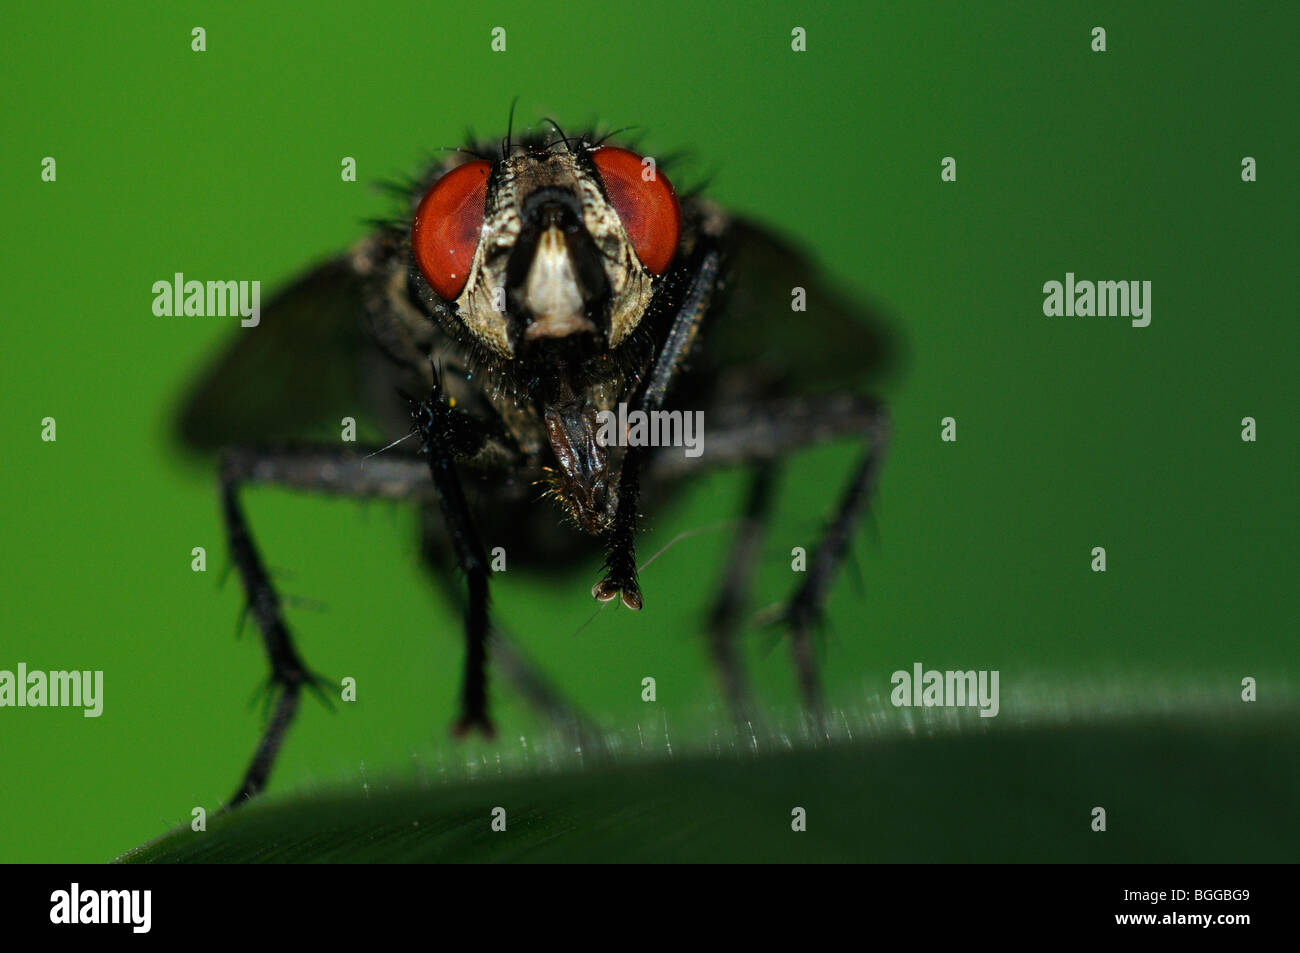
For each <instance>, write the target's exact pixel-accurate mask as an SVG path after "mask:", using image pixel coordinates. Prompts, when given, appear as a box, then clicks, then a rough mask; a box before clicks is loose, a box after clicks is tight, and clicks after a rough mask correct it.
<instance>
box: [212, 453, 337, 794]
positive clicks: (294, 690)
mask: <svg viewBox="0 0 1300 953" xmlns="http://www.w3.org/2000/svg"><path fill="white" fill-rule="evenodd" d="M238 486H239V480H238V478H237V476H236V474H235V473H234V472H233V471H232V469H231V468H229V467H227V466H224V465H223V466H222V468H221V504H222V507H221V509H222V516H223V518H224V521H225V526H226V538H227V543H228V545H229V548H230V553H231V556H232V558H233V559H234V563H235V567H236V569H237V570H238V572H239V578H240V581H241V582H242V583H243V586H244V593H245V594H246V596H247V598H248V604H249V610H250V611H251V613H252V615H253V618H254V619H255V620H256V621H257V627H258V629H259V631H260V632H261V635H262V645H263V647H264V648H265V649H266V655H267V659H268V661H269V662H270V664H271V679H270V681H271V690H272V691H275V692H278V693H279V698H278V699H277V701H276V705H275V711H274V713H273V714H272V715H271V718H270V720H269V721H268V722H267V725H266V728H265V729H264V730H263V732H262V737H261V740H260V741H259V742H258V744H257V749H256V750H255V751H254V753H253V760H252V762H251V763H250V764H249V765H248V770H247V771H245V772H244V778H243V780H242V781H241V782H240V785H239V789H238V790H237V791H235V793H234V795H233V796H232V797H231V799H230V801H229V803H228V804H227V805H226V806H227V807H234V806H236V805H238V804H241V803H242V802H244V801H246V800H247V799H248V798H250V797H253V796H254V795H256V794H258V793H260V792H261V791H262V790H263V789H264V788H265V787H266V782H267V779H268V778H269V777H270V775H271V766H272V765H273V764H274V763H275V758H276V755H277V754H279V752H280V745H281V744H282V743H283V741H284V736H285V732H287V731H288V730H289V725H290V723H291V722H292V721H293V718H294V715H295V714H297V712H298V700H299V694H300V692H301V691H302V688H303V686H304V685H307V686H312V687H317V682H318V679H317V678H316V676H315V675H313V674H312V673H311V672H309V671H308V670H307V667H306V666H305V665H304V664H303V661H302V659H301V657H299V655H298V651H297V649H295V648H294V645H293V638H292V637H291V636H290V634H289V627H288V626H287V625H286V624H285V621H284V614H283V612H282V611H281V603H280V596H279V594H278V593H277V592H276V591H275V587H274V586H273V585H272V584H271V579H270V577H269V576H268V575H267V572H266V567H265V566H264V565H263V564H262V558H261V556H260V555H259V554H258V551H257V546H256V545H255V543H254V542H253V536H252V533H250V532H249V529H248V522H247V520H246V519H245V518H244V511H243V508H242V507H241V506H240V505H239V496H238Z"/></svg>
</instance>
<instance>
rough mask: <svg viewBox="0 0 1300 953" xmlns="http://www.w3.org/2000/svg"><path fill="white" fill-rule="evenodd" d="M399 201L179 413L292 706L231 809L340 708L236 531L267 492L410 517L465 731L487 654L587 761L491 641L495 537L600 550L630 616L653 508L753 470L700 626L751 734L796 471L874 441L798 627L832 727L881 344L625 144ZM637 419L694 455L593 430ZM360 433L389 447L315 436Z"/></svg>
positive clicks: (824, 294) (504, 148)
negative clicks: (779, 532)
mask: <svg viewBox="0 0 1300 953" xmlns="http://www.w3.org/2000/svg"><path fill="white" fill-rule="evenodd" d="M552 125H553V126H554V124H552ZM398 191H399V193H400V196H399V197H400V201H401V203H402V208H401V212H400V214H399V215H398V216H397V217H396V218H394V219H391V220H385V221H383V222H378V223H375V225H376V228H375V230H374V231H373V232H372V233H371V234H369V235H368V236H366V237H365V238H364V239H362V240H361V241H360V242H359V243H358V244H356V245H355V246H354V247H353V248H352V249H351V250H350V251H348V252H347V253H345V254H343V255H340V256H339V257H337V258H335V259H333V260H331V261H328V262H326V263H324V264H323V265H321V266H319V267H317V268H315V269H314V270H312V271H310V272H308V273H306V274H305V275H303V276H302V277H300V278H299V279H297V280H296V281H294V282H292V283H291V284H290V285H289V286H288V287H287V288H286V289H284V290H283V291H281V292H280V293H279V295H278V296H276V297H275V299H274V300H273V301H271V302H270V303H269V304H268V305H267V306H266V307H265V308H264V309H263V316H262V320H261V323H260V324H259V325H258V326H257V327H255V328H248V329H242V330H241V331H240V332H239V334H238V336H237V340H236V341H235V342H234V344H233V345H232V346H231V347H230V348H229V350H227V351H226V352H225V354H224V355H223V356H221V357H220V358H219V359H218V360H217V362H216V363H215V364H214V365H213V366H212V367H211V368H209V369H208V371H207V372H206V373H205V375H203V377H202V378H201V379H200V381H199V383H198V384H197V386H196V387H195V388H194V390H193V392H192V393H191V395H190V396H189V399H188V400H187V402H186V404H185V406H184V408H183V411H182V413H181V415H180V418H179V423H178V426H179V430H180V433H181V436H182V438H183V440H184V441H185V442H186V443H187V444H188V445H189V446H191V447H194V448H198V449H206V450H218V451H220V466H219V470H220V495H221V506H222V515H223V520H224V525H225V529H226V534H227V537H228V542H229V547H230V552H231V555H232V560H233V563H234V565H235V568H236V569H237V572H238V575H239V578H240V580H241V583H242V586H243V589H244V591H245V594H246V596H247V598H248V602H249V607H250V613H251V615H252V617H253V619H254V620H255V622H256V624H257V626H258V629H259V632H260V634H261V638H262V642H263V645H264V647H265V650H266V654H267V658H268V662H269V665H270V670H271V683H272V685H273V686H274V689H275V695H274V698H275V705H274V708H273V711H272V714H271V716H270V718H269V720H268V722H267V724H266V726H265V728H264V730H263V734H262V737H261V739H260V741H259V743H258V746H257V749H256V751H255V753H254V756H253V759H252V762H251V764H250V765H249V767H248V769H247V771H246V772H245V775H244V777H243V780H242V782H241V784H240V786H239V788H238V790H237V791H236V793H235V795H234V797H233V798H232V801H231V803H232V804H238V803H241V802H242V801H244V800H246V799H247V798H249V797H252V796H254V795H256V794H257V793H258V792H260V791H262V790H263V789H264V788H265V787H266V784H267V781H268V779H269V777H270V773H271V768H272V765H273V762H274V760H275V757H276V754H277V752H278V751H279V749H280V747H281V744H282V742H283V740H284V737H285V733H286V731H287V730H288V728H289V725H290V723H291V722H292V720H293V718H294V716H295V714H296V713H297V709H298V704H299V700H300V696H301V693H302V690H303V689H304V688H307V689H313V688H314V689H317V690H320V689H321V687H322V683H321V682H320V680H319V678H318V677H317V676H316V675H314V674H313V673H312V672H311V670H310V669H309V668H308V667H307V665H306V664H305V663H304V661H303V659H302V657H301V656H300V654H299V652H298V649H297V647H296V644H295V640H294V638H293V636H292V634H291V632H290V629H289V626H288V623H287V622H286V620H285V617H284V613H283V611H282V603H281V599H280V597H279V595H278V593H277V591H276V589H275V587H274V585H273V584H272V581H271V579H270V577H269V575H268V573H267V571H266V568H265V565H264V563H263V561H262V557H261V555H260V553H259V550H258V548H257V546H256V544H255V542H254V538H253V535H252V532H251V529H250V527H249V525H248V522H247V520H246V519H245V516H244V511H243V508H242V506H241V503H240V492H241V490H242V489H243V488H245V487H247V486H249V485H253V484H261V485H279V486H284V487H291V488H297V489H301V490H307V491H315V492H320V493H327V494H335V495H345V496H350V497H356V498H384V499H392V500H405V501H411V502H413V503H415V504H416V505H418V506H419V507H420V510H421V514H422V520H421V522H422V534H423V545H422V553H423V557H424V559H425V560H426V561H427V562H428V563H429V564H430V565H431V566H432V567H433V568H434V569H435V571H436V576H437V578H439V579H440V580H442V581H443V582H444V584H445V585H447V586H448V588H449V591H453V592H454V593H455V595H456V598H457V599H458V601H460V602H461V604H462V605H463V608H464V638H465V644H466V656H465V668H464V676H463V682H462V687H461V693H460V711H459V717H458V720H457V722H456V731H457V732H458V733H464V732H467V731H479V732H482V733H483V734H486V735H490V734H491V733H492V730H493V728H492V722H491V719H490V717H489V705H488V693H487V670H488V660H489V656H490V657H491V659H492V661H493V664H494V666H495V667H496V669H497V670H498V671H500V672H501V673H502V674H503V675H504V676H505V677H506V679H507V681H509V682H510V683H511V684H512V685H513V686H514V687H515V688H516V689H517V690H518V691H520V692H521V693H522V694H523V695H524V696H525V697H526V698H527V699H528V700H529V701H530V702H531V703H533V704H534V705H535V706H537V707H539V708H540V709H542V710H543V711H544V712H546V713H547V714H548V715H549V716H550V717H551V718H552V719H553V720H554V721H555V722H556V723H557V724H558V725H559V726H560V727H561V728H563V729H564V730H566V731H568V732H571V733H572V734H573V735H574V737H575V738H576V739H577V740H578V742H579V743H582V742H583V741H584V739H585V740H586V741H587V742H588V743H594V742H595V732H594V730H593V728H592V726H591V724H590V723H589V722H588V721H587V719H586V718H585V717H584V716H583V715H582V714H581V713H579V712H578V711H577V710H576V709H574V708H573V707H572V706H571V705H569V704H568V703H567V702H565V700H564V699H563V696H562V694H561V693H560V692H559V691H558V690H557V689H556V688H555V686H553V685H552V684H550V683H549V682H548V681H547V680H546V679H544V678H543V677H542V676H541V675H540V674H539V673H538V672H537V671H536V670H535V669H534V668H533V667H532V666H531V665H530V664H529V662H528V660H527V658H526V657H525V655H524V654H523V652H522V651H521V650H520V649H519V647H518V645H517V643H516V642H515V641H514V640H513V639H511V638H510V637H509V636H508V635H507V634H506V633H505V631H504V630H503V629H502V628H501V627H500V626H499V625H498V624H496V623H495V622H494V621H493V620H492V619H491V618H490V614H489V609H488V590H489V578H490V575H491V572H490V563H489V561H488V559H487V554H486V552H485V549H484V545H483V540H484V539H485V538H486V539H492V540H505V541H508V543H509V546H510V552H511V557H512V559H513V560H517V561H519V562H521V563H523V564H525V565H527V564H528V563H530V562H532V563H534V564H538V565H547V566H556V565H564V564H565V563H568V562H571V561H575V560H576V559H578V558H580V557H581V556H582V555H583V554H584V553H587V552H589V551H590V550H591V549H592V548H593V547H600V548H601V549H602V550H603V552H604V555H605V561H604V564H603V567H602V570H601V573H600V575H599V577H598V578H597V579H596V580H595V583H594V585H593V586H592V589H591V592H592V596H593V597H594V598H595V599H596V600H599V601H602V602H609V601H613V600H618V601H620V602H621V603H622V605H624V606H626V607H627V608H628V609H632V610H640V609H642V607H643V606H644V605H645V602H646V599H645V595H644V594H643V593H642V590H641V585H640V582H639V580H638V575H637V562H636V541H637V532H638V524H639V521H640V518H641V513H642V510H643V508H647V507H651V506H653V505H654V504H655V503H657V502H658V501H660V500H662V499H663V498H664V497H665V496H666V495H667V494H668V493H671V492H672V491H673V489H674V488H675V487H676V486H679V485H680V484H681V483H682V482H683V481H684V480H686V479H688V478H689V477H691V476H692V475H695V474H698V473H701V472H704V471H705V470H706V469H713V468H719V467H743V468H746V469H748V470H749V471H750V474H751V476H750V487H749V491H748V495H747V501H746V504H745V507H744V510H743V512H742V514H741V517H740V520H739V523H738V529H737V530H736V535H735V539H734V542H733V545H732V549H731V553H730V557H729V560H728V563H727V566H726V568H725V571H724V572H723V573H722V575H721V579H720V582H719V586H718V590H717V594H716V596H715V598H714V602H713V609H712V611H711V613H710V614H709V616H708V619H707V622H706V624H705V626H704V628H705V630H706V633H707V647H708V652H709V655H710V657H711V659H712V661H713V663H714V665H715V667H716V668H717V670H718V672H719V675H720V679H721V683H722V688H723V692H724V694H725V696H726V698H727V701H728V703H729V705H730V707H731V709H732V711H733V712H734V713H735V715H736V717H737V718H739V719H745V718H748V717H749V711H750V701H749V692H748V690H747V687H746V679H745V675H744V672H743V669H742V666H741V663H740V658H739V655H738V653H737V649H736V636H737V633H738V629H739V624H740V621H741V619H742V616H743V613H744V610H745V607H746V604H747V601H748V595H749V588H750V579H751V575H752V570H753V568H754V562H755V557H756V554H757V552H758V550H759V549H760V547H761V545H762V539H763V530H764V525H765V523H766V521H767V517H768V515H769V511H770V507H771V500H772V493H773V487H774V483H775V480H776V478H777V468H778V464H779V461H780V460H781V458H782V457H784V456H786V455H788V454H789V453H791V452H793V451H795V450H798V449H799V448H802V447H807V446H810V445H812V444H816V443H820V442H824V441H828V440H833V439H844V438H852V439H856V440H858V441H860V443H861V445H862V454H861V457H860V459H859V460H858V462H857V463H856V464H855V466H854V467H853V469H852V471H851V472H850V473H849V474H848V475H847V477H846V480H845V486H844V490H843V492H842V494H841V496H840V498H839V500H838V501H837V503H836V506H835V507H834V509H833V511H832V512H831V515H830V520H829V522H828V524H827V527H826V529H825V531H824V534H823V535H822V537H821V539H820V542H819V544H818V546H817V547H816V548H815V550H813V551H812V552H811V554H810V557H809V560H808V565H807V571H806V572H805V573H804V574H803V575H802V577H801V580H800V582H799V584H798V585H797V586H796V587H795V589H794V592H793V594H792V595H791V597H790V598H789V600H788V602H787V603H785V608H784V611H783V613H782V616H781V620H782V623H783V625H784V626H785V629H786V631H787V632H788V635H789V644H790V648H791V653H792V658H793V663H794V667H795V671H796V673H797V678H798V682H799V686H800V690H801V695H802V698H803V701H804V703H805V706H806V707H807V709H808V710H809V711H810V712H812V713H813V714H814V715H815V716H819V713H820V711H821V693H820V688H819V678H818V672H817V665H816V660H815V656H814V651H813V645H812V640H811V633H812V629H813V627H814V624H815V622H816V620H817V618H818V615H819V612H820V610H821V608H822V606H823V605H824V603H825V600H826V596H827V592H828V589H829V587H830V585H831V582H832V580H833V579H834V577H835V576H836V573H837V570H838V568H839V566H840V564H841V562H842V560H843V557H844V556H845V553H846V551H847V547H848V544H849V541H850V539H851V536H852V533H853V531H854V529H855V527H856V526H857V524H858V523H859V521H860V518H861V517H862V515H863V512H864V510H865V508H866V506H867V504H868V502H869V499H870V497H871V494H872V492H873V490H874V488H875V486H876V483H877V481H878V478H879V475H880V470H881V466H882V463H883V460H884V456H885V451H886V445H887V442H888V433H889V423H888V415H887V413H886V409H885V407H884V405H883V404H882V403H881V402H880V401H879V400H877V399H874V398H872V397H868V396H865V395H863V394H862V393H861V391H860V388H861V384H862V383H863V382H864V381H868V380H870V379H871V378H872V377H873V375H878V374H879V372H880V371H882V370H883V369H884V368H885V367H886V365H887V363H888V361H889V358H890V351H891V343H890V339H889V337H888V336H887V335H886V334H885V332H884V331H883V329H882V327H881V325H880V324H879V322H878V321H876V320H874V319H873V318H872V317H871V316H870V315H868V314H866V313H865V312H863V311H862V310H861V309H860V308H858V307H857V306H855V305H853V304H852V303H850V302H848V301H847V300H845V299H844V298H842V297H840V296H838V295H836V294H835V293H834V292H833V291H832V290H830V289H829V288H828V287H827V286H826V285H825V283H824V282H823V280H822V279H821V278H820V277H819V276H818V274H817V273H816V271H815V269H814V268H813V267H812V266H811V265H810V263H809V262H808V260H807V259H806V258H805V257H804V256H803V255H802V254H801V253H799V252H798V251H796V250H795V249H794V248H792V247H790V246H789V245H788V244H786V243H785V242H783V241H781V240H780V239H778V238H776V237H774V236H773V235H771V234H769V233H768V232H767V231H765V230H763V229H762V228H759V227H758V226H756V225H754V224H752V223H750V222H747V221H745V220H743V219H741V218H738V217H735V216H732V215H730V214H728V213H727V212H725V211H724V210H723V209H722V208H720V207H719V206H717V205H716V204H714V203H712V202H711V201H709V200H708V199H706V198H705V197H703V196H702V195H700V194H698V193H690V194H683V195H680V196H679V195H678V193H677V192H676V190H675V189H674V187H673V185H672V184H671V183H670V181H669V179H668V178H667V176H666V175H665V173H664V171H663V170H662V169H660V168H658V167H657V166H656V164H655V163H654V162H653V160H652V159H650V158H649V157H647V156H643V155H641V154H640V153H638V152H636V151H634V150H633V149H632V148H629V147H626V146H622V145H616V144H613V143H611V142H610V141H608V138H606V139H598V138H596V137H595V136H594V135H581V136H566V135H564V134H563V132H561V131H560V130H559V128H558V126H555V127H554V133H553V134H531V135H528V136H525V137H524V138H522V139H521V140H514V139H512V138H511V137H510V136H509V135H508V136H507V137H506V138H505V139H504V140H502V141H501V142H500V143H499V144H494V143H486V144H485V143H478V144H472V145H471V146H469V147H468V148H466V149H464V150H459V151H457V152H456V153H454V154H453V155H452V157H451V158H449V159H446V160H444V161H442V162H439V163H437V164H436V165H434V166H433V167H431V168H429V169H427V170H425V171H424V172H423V173H422V174H421V175H420V176H418V177H417V178H415V179H413V180H412V181H410V182H409V183H406V184H405V185H403V186H402V187H401V188H400V189H399V190H398ZM801 294H802V295H803V296H804V299H805V303H804V307H803V308H802V309H799V308H797V307H795V306H793V305H792V300H797V299H798V298H799V296H800V295H801ZM635 412H640V413H642V414H647V415H651V414H655V413H664V414H668V415H669V416H671V414H672V413H674V412H681V413H683V414H697V415H700V417H699V419H702V420H704V421H706V422H707V425H708V432H707V440H706V442H704V443H703V444H702V448H703V452H701V453H697V454H694V455H691V454H687V453H683V452H682V449H681V448H680V447H664V446H655V445H649V444H647V443H645V442H638V441H635V440H627V439H619V440H614V441H611V440H609V439H608V430H607V429H606V431H605V432H604V433H603V434H602V426H603V425H606V424H607V422H608V421H609V420H610V419H611V415H615V416H617V415H619V414H622V415H623V416H621V417H618V418H617V419H620V420H627V419H628V418H629V417H630V416H631V415H632V414H633V413H635ZM343 416H353V417H355V418H357V419H358V420H360V419H363V418H364V419H365V420H367V421H368V422H369V424H370V426H371V428H372V430H373V432H375V433H377V434H379V435H381V436H382V437H383V439H382V440H381V441H379V442H377V443H376V445H375V446H368V447H357V446H356V445H352V444H342V443H340V442H338V441H337V440H336V441H327V440H309V439H306V437H307V435H310V434H314V433H319V432H320V430H321V428H322V427H324V426H327V425H329V424H331V423H336V422H337V421H338V420H339V419H340V418H341V417H343ZM619 436H620V438H625V437H628V436H630V435H629V434H627V433H620V435H619ZM405 437H409V438H411V439H410V440H407V441H405V442H404V441H403V438H405ZM416 438H418V444H419V446H418V448H417V447H415V446H414V444H415V443H416V442H417V440H416ZM389 445H391V446H389ZM380 450H384V452H383V453H379V452H378V451H380ZM467 485H472V486H473V490H474V493H473V497H474V499H475V501H476V503H477V506H474V507H472V506H471V504H470V497H469V496H467V494H466V489H465V488H466V486H467ZM539 488H540V490H539ZM539 497H545V499H539ZM457 569H458V570H459V571H460V573H461V574H462V576H463V580H464V585H463V587H462V586H460V585H459V584H458V583H455V581H454V578H455V577H454V570H457Z"/></svg>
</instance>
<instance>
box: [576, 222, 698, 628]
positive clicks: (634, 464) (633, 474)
mask: <svg viewBox="0 0 1300 953" xmlns="http://www.w3.org/2000/svg"><path fill="white" fill-rule="evenodd" d="M721 267H722V257H721V252H720V251H719V249H718V248H717V247H715V244H714V242H713V241H712V240H703V241H701V242H700V245H699V247H698V248H697V249H696V251H695V267H694V272H695V277H694V278H693V279H692V280H691V283H690V285H689V287H687V288H686V289H685V290H684V291H683V293H682V295H681V299H680V300H679V301H678V302H677V310H676V313H675V314H674V315H673V320H672V324H671V326H670V327H669V330H668V335H667V337H666V338H665V340H664V344H663V346H662V347H661V348H660V349H659V353H658V354H657V355H655V360H654V364H653V366H652V367H651V368H650V373H649V375H648V376H647V378H646V382H645V385H644V387H643V388H642V390H641V396H640V398H639V399H638V400H637V405H636V409H637V410H641V411H644V412H647V413H650V412H653V411H655V410H657V409H658V408H660V407H662V406H663V403H664V400H665V399H666V398H667V396H668V392H669V390H670V388H671V386H672V382H673V380H674V379H675V378H676V376H677V375H678V373H679V372H680V371H681V368H682V367H683V366H684V365H685V363H686V361H687V359H688V357H689V355H690V354H691V351H692V348H693V347H694V344H695V340H696V338H697V336H698V335H699V332H700V328H701V327H702V326H703V323H704V318H705V316H706V315H707V314H708V312H709V304H710V302H711V301H712V298H713V291H714V288H715V287H716V286H717V281H718V274H719V270H720V269H721ZM644 462H645V454H644V452H643V448H641V447H631V448H629V449H628V451H627V454H626V456H624V457H623V467H622V469H621V470H620V471H619V475H618V494H617V496H616V498H615V499H616V500H617V505H616V509H615V511H614V519H613V525H612V526H611V527H610V530H609V533H608V537H607V546H608V551H607V553H608V554H607V556H606V557H605V574H604V576H603V577H602V578H601V579H600V581H599V582H597V583H596V584H595V585H594V586H592V588H591V594H592V595H593V596H595V597H596V598H597V599H599V600H600V601H601V602H609V601H610V600H611V599H613V598H614V597H615V596H621V597H622V599H623V605H625V606H627V607H628V608H629V609H640V608H641V605H642V599H641V586H640V584H639V583H638V582H637V575H636V528H637V519H638V516H639V514H638V510H637V506H638V499H639V497H640V493H641V482H640V481H641V467H642V465H643V464H644Z"/></svg>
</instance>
